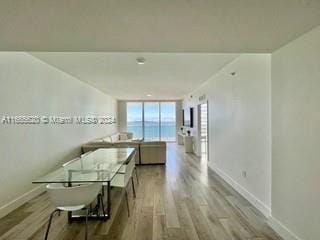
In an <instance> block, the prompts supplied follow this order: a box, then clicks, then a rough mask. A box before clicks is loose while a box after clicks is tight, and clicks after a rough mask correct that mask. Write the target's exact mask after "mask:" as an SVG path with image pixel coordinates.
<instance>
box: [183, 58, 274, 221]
mask: <svg viewBox="0 0 320 240" xmlns="http://www.w3.org/2000/svg"><path fill="white" fill-rule="evenodd" d="M270 65H271V63H270V55H269V54H243V55H240V56H239V57H238V58H237V59H236V60H234V61H233V62H232V63H230V64H229V65H227V66H225V67H224V68H223V69H222V70H221V71H219V72H218V73H217V74H216V75H214V76H213V77H212V78H210V79H209V80H208V81H206V82H205V83H204V84H203V85H202V86H201V87H199V88H198V89H196V90H195V91H194V92H192V93H190V94H189V95H188V96H187V97H186V98H185V100H184V104H183V105H184V107H186V106H193V107H194V111H195V114H194V117H195V122H194V126H195V128H193V129H192V135H193V136H195V141H196V143H195V147H196V149H195V151H196V153H198V151H199V149H198V148H197V146H198V140H197V135H198V134H197V129H196V126H197V112H196V111H197V107H196V106H197V104H199V103H200V102H199V96H202V95H203V94H205V95H206V100H208V103H209V163H208V164H209V166H210V167H211V168H213V169H214V170H215V171H216V172H217V173H218V174H219V175H221V176H222V177H223V178H224V179H225V180H226V181H227V182H229V183H230V184H231V185H232V186H233V187H234V188H236V189H237V190H238V191H239V192H240V193H241V194H243V195H244V196H245V197H246V198H247V199H248V200H249V201H250V202H251V203H253V204H254V205H255V206H256V207H257V208H258V209H260V210H261V211H262V212H263V213H264V214H265V215H267V216H268V215H269V214H270V205H271V204H270V202H271V197H270V192H271V189H270V186H271V181H270V175H271V173H270V171H271V136H270V132H271V126H270V124H271V115H270V112H271V110H270V105H271V103H270V88H271V86H270V82H271V80H270V71H271V70H270ZM231 72H236V75H235V76H232V75H231V74H230V73H231ZM190 95H192V98H190ZM242 171H246V172H247V178H244V177H243V176H242Z"/></svg>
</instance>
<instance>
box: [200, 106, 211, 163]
mask: <svg viewBox="0 0 320 240" xmlns="http://www.w3.org/2000/svg"><path fill="white" fill-rule="evenodd" d="M198 110H199V124H198V125H199V126H198V127H199V139H200V144H199V145H200V155H201V160H204V161H208V160H209V147H208V146H209V139H208V103H207V102H206V103H202V104H200V105H199V106H198Z"/></svg>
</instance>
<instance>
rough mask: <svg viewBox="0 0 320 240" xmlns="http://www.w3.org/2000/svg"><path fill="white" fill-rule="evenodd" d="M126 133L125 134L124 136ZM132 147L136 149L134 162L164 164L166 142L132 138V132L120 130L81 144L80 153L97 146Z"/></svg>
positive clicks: (94, 148)
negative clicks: (120, 131)
mask: <svg viewBox="0 0 320 240" xmlns="http://www.w3.org/2000/svg"><path fill="white" fill-rule="evenodd" d="M125 135H126V136H125ZM115 147H119V148H120V147H133V148H135V149H136V150H137V154H136V156H135V163H136V164H137V165H138V164H165V163H166V149H167V148H166V142H164V141H141V140H135V139H133V135H132V133H128V132H122V133H116V134H112V135H110V136H105V137H103V138H98V139H95V140H93V141H90V142H88V143H86V144H84V145H82V153H86V152H89V151H93V150H96V149H98V148H115Z"/></svg>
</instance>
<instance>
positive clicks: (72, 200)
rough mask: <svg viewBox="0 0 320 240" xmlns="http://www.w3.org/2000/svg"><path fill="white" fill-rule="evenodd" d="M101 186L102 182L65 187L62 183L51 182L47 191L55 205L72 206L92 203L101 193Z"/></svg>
mask: <svg viewBox="0 0 320 240" xmlns="http://www.w3.org/2000/svg"><path fill="white" fill-rule="evenodd" d="M101 186H102V184H101V183H92V184H86V185H80V186H75V187H65V186H63V184H61V183H51V184H48V185H47V192H48V194H49V197H50V199H51V201H52V203H53V204H54V206H55V207H64V206H68V207H71V206H79V205H88V204H90V203H91V202H92V201H93V200H94V199H95V198H96V197H97V195H98V194H99V191H100V190H101Z"/></svg>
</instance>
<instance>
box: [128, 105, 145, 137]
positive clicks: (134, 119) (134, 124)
mask: <svg viewBox="0 0 320 240" xmlns="http://www.w3.org/2000/svg"><path fill="white" fill-rule="evenodd" d="M142 110H143V105H142V103H141V102H130V103H127V129H128V131H129V132H132V133H133V136H134V137H135V138H143V116H142Z"/></svg>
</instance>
